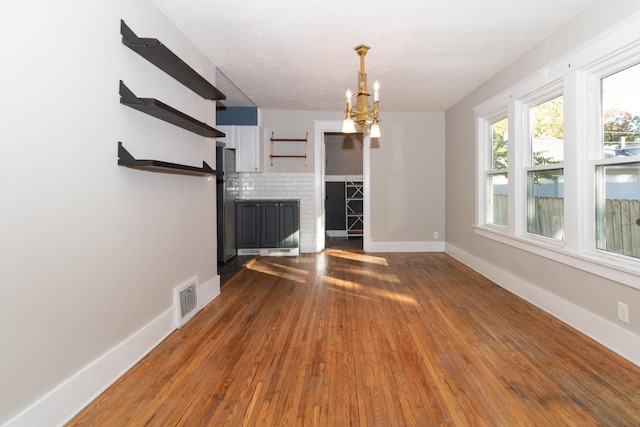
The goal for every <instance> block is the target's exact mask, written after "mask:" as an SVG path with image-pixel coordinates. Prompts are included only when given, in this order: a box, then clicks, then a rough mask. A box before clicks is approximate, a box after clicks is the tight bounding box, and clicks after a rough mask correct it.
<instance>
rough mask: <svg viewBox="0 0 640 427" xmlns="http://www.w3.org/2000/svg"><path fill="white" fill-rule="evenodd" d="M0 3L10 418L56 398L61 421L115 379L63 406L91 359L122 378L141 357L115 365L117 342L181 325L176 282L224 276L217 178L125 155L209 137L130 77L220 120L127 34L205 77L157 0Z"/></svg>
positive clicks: (180, 153) (53, 417)
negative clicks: (124, 33) (165, 49)
mask: <svg viewBox="0 0 640 427" xmlns="http://www.w3.org/2000/svg"><path fill="white" fill-rule="evenodd" d="M0 14H1V15H2V16H3V17H4V18H5V19H4V20H3V24H2V26H0V38H1V39H2V40H3V53H2V55H3V61H2V63H3V66H2V69H1V70H0V76H1V77H2V78H1V79H0V93H2V97H1V98H0V117H1V119H0V138H1V139H2V144H0V147H1V148H0V197H1V200H2V201H1V206H2V221H0V236H1V237H0V259H2V267H1V268H0V283H2V290H3V295H2V298H0V313H2V325H3V326H2V329H1V332H0V341H1V342H2V351H0V424H3V423H4V422H6V421H8V420H9V419H11V418H12V417H14V416H16V415H17V414H18V413H20V412H21V411H23V410H24V409H25V408H27V407H28V406H29V405H31V404H34V406H33V407H32V408H31V409H30V411H31V413H34V412H38V406H39V405H40V406H42V405H43V404H44V406H46V403H47V401H48V402H49V403H52V407H51V408H50V410H49V411H48V417H47V418H45V420H46V424H50V425H52V424H56V423H58V422H61V421H62V419H63V418H64V417H65V416H69V415H71V412H70V411H73V410H77V409H79V408H81V407H82V406H83V405H84V404H86V403H87V401H86V400H87V399H89V398H90V397H91V396H89V395H87V393H89V394H92V393H95V387H100V386H101V384H99V382H100V381H104V379H101V380H100V381H98V384H96V382H92V381H88V382H87V383H86V384H83V387H82V390H78V389H75V391H79V393H77V394H73V393H66V394H65V396H64V399H61V400H60V402H62V404H58V403H60V402H58V401H56V400H55V396H54V395H56V394H57V393H59V392H60V390H61V389H65V387H66V388H68V387H72V386H73V384H76V383H77V381H76V380H78V378H80V377H82V375H84V374H86V373H87V371H83V368H85V367H89V368H90V367H91V366H95V364H96V362H97V361H101V362H105V363H106V364H105V365H102V368H103V369H101V372H94V373H97V374H99V375H97V377H99V376H100V375H103V374H104V375H107V376H110V377H109V378H108V379H114V377H115V376H116V374H115V373H112V372H111V371H110V370H112V371H113V372H116V371H117V372H120V371H122V370H123V369H125V368H126V366H127V365H128V364H130V363H132V361H133V360H134V359H135V358H136V357H139V356H140V355H141V354H136V353H137V352H138V350H133V351H132V352H131V351H129V352H128V351H127V348H126V346H124V347H123V346H121V347H118V349H119V351H123V352H124V353H123V354H120V355H121V356H123V357H122V360H119V362H118V363H115V364H114V363H111V361H112V359H109V357H111V356H112V355H113V354H114V349H116V346H118V345H119V344H121V343H124V342H125V341H126V340H127V339H128V338H130V337H132V336H133V334H134V333H136V332H139V331H143V332H144V333H143V335H145V337H144V339H143V340H142V341H141V342H142V343H143V346H147V347H149V346H152V345H153V344H154V343H155V342H157V341H158V340H159V339H161V338H162V337H163V336H164V335H166V334H167V333H169V332H170V331H171V330H172V327H173V326H172V320H171V315H172V312H171V307H172V298H173V294H172V289H173V287H174V286H177V285H179V284H181V283H183V282H184V281H186V280H187V279H189V278H191V277H193V276H196V275H197V276H199V279H200V283H201V285H202V286H204V287H205V288H206V292H207V293H208V295H210V296H212V295H215V294H216V292H217V291H218V290H219V278H218V276H217V272H216V243H215V241H216V239H215V182H214V181H208V180H207V178H202V177H189V176H179V175H168V174H156V173H149V172H143V171H138V170H133V169H127V168H124V167H119V166H117V142H118V141H122V142H123V143H124V145H125V147H126V148H127V149H128V150H129V151H130V152H131V153H132V154H133V155H134V156H136V157H138V158H155V159H159V160H166V161H170V162H175V163H185V164H191V165H198V166H199V165H201V162H202V161H203V160H206V161H207V162H208V163H209V164H210V165H215V161H214V160H215V158H214V156H215V149H214V147H215V142H214V141H213V140H211V139H208V138H203V137H200V136H198V135H195V134H193V133H190V132H187V131H185V130H182V129H180V128H177V127H175V126H172V125H169V124H166V123H164V122H161V121H159V120H157V119H154V118H151V117H148V116H146V115H144V114H142V113H140V112H137V111H134V110H133V109H130V108H128V107H125V106H122V105H120V103H119V94H118V82H119V80H120V79H123V80H124V81H125V83H126V84H127V85H128V86H129V87H130V88H131V89H132V90H133V91H134V92H135V93H136V94H137V95H138V96H140V97H151V98H158V99H160V100H162V101H163V102H165V103H167V104H169V105H171V106H173V107H175V108H177V109H179V110H182V111H184V112H185V113H187V114H189V115H192V116H194V117H196V118H198V119H199V120H201V121H205V122H207V123H209V124H212V125H213V124H215V102H212V101H207V100H204V99H202V98H201V97H199V96H198V95H196V94H195V93H193V92H191V91H190V90H189V89H187V88H186V87H184V86H183V85H181V84H180V83H178V82H177V81H175V80H174V79H173V78H171V77H169V76H167V75H166V74H164V73H163V72H162V71H160V70H159V69H157V68H156V67H155V66H153V65H151V64H150V63H149V62H147V61H146V60H145V59H143V58H142V57H140V56H139V55H137V54H136V53H134V52H133V51H132V50H130V49H129V48H127V47H125V46H124V45H123V44H122V43H121V35H120V19H121V18H123V19H124V20H125V21H126V22H127V23H128V24H129V26H130V27H131V28H132V29H133V30H134V31H135V32H136V33H137V34H138V35H139V36H141V37H154V38H158V39H160V40H161V41H163V42H164V43H165V44H166V45H167V46H169V47H170V49H172V50H173V51H174V52H175V53H177V54H178V55H179V56H181V57H182V58H183V59H184V60H185V61H186V62H187V63H189V64H191V65H192V66H193V67H194V68H196V69H197V70H198V71H199V72H200V73H201V74H203V75H204V76H205V77H207V78H208V79H209V80H210V81H214V78H215V68H214V65H213V64H212V63H211V62H209V61H208V60H206V59H205V57H204V56H203V55H202V54H201V53H199V52H198V51H197V50H196V49H195V48H194V47H193V46H192V44H191V43H190V42H189V41H188V40H187V39H186V38H185V37H184V36H183V35H182V34H181V33H179V32H178V31H177V30H176V29H175V28H174V27H173V26H172V25H171V24H170V23H169V22H168V21H167V19H165V18H164V17H163V16H162V15H161V14H160V13H159V11H158V10H157V9H156V8H155V7H154V6H152V5H151V4H150V3H148V2H147V1H146V0H134V1H130V0H102V1H85V0H59V1H55V2H45V1H40V2H35V4H34V2H16V1H13V2H2V3H1V4H0ZM154 322H156V323H154ZM158 322H159V323H158ZM150 325H152V326H154V325H155V326H158V325H159V327H156V328H155V329H154V328H151V329H149V326H150ZM145 327H146V328H147V329H143V328H145ZM145 340H146V341H145ZM146 349H148V348H145V350H146ZM91 364H94V365H91ZM89 368H87V369H89ZM89 370H90V369H89ZM82 378H85V377H82ZM85 379H86V378H85ZM74 381H76V383H74ZM102 385H104V382H103V383H102ZM40 398H42V400H38V399H40ZM47 399H48V400H47ZM60 417H63V418H62V419H61V418H60ZM29 420H31V421H29ZM33 420H34V419H31V418H29V416H25V417H23V418H19V419H17V421H16V423H17V425H18V424H20V423H21V422H22V424H28V425H36V423H34V422H32V421H33ZM40 420H42V419H40ZM44 424H45V423H42V424H40V425H44Z"/></svg>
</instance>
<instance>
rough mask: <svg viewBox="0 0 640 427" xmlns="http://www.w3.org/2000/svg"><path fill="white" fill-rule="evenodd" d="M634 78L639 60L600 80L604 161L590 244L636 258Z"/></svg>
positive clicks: (639, 250) (639, 247) (639, 124)
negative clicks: (593, 233)
mask: <svg viewBox="0 0 640 427" xmlns="http://www.w3.org/2000/svg"><path fill="white" fill-rule="evenodd" d="M638 81H640V65H634V66H632V67H629V68H626V69H623V70H622V71H618V72H616V73H615V74H611V75H609V76H606V77H604V78H602V79H601V98H602V112H601V114H602V158H603V159H605V160H604V161H602V162H599V163H598V164H596V185H597V188H596V247H597V248H598V249H601V250H604V251H607V252H612V253H615V254H621V255H626V256H630V257H635V258H640V162H638V158H637V157H636V156H638V155H640V117H639V116H640V87H639V86H638ZM607 159H608V160H607ZM629 160H634V161H633V162H629Z"/></svg>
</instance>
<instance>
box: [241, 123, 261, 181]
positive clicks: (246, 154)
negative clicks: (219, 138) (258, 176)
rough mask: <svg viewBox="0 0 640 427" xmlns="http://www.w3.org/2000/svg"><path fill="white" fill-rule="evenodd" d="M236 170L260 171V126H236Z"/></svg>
mask: <svg viewBox="0 0 640 427" xmlns="http://www.w3.org/2000/svg"><path fill="white" fill-rule="evenodd" d="M235 137H236V141H235V144H236V171H238V172H260V171H261V170H262V128H261V127H259V126H236V131H235Z"/></svg>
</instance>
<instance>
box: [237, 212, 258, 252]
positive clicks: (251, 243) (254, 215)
mask: <svg viewBox="0 0 640 427" xmlns="http://www.w3.org/2000/svg"><path fill="white" fill-rule="evenodd" d="M260 229H261V228H260V203H257V202H236V242H237V245H238V248H259V247H260Z"/></svg>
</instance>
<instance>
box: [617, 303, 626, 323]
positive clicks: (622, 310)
mask: <svg viewBox="0 0 640 427" xmlns="http://www.w3.org/2000/svg"><path fill="white" fill-rule="evenodd" d="M618 319H619V320H622V321H623V322H624V323H629V306H628V305H627V304H625V303H623V302H620V301H618Z"/></svg>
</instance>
